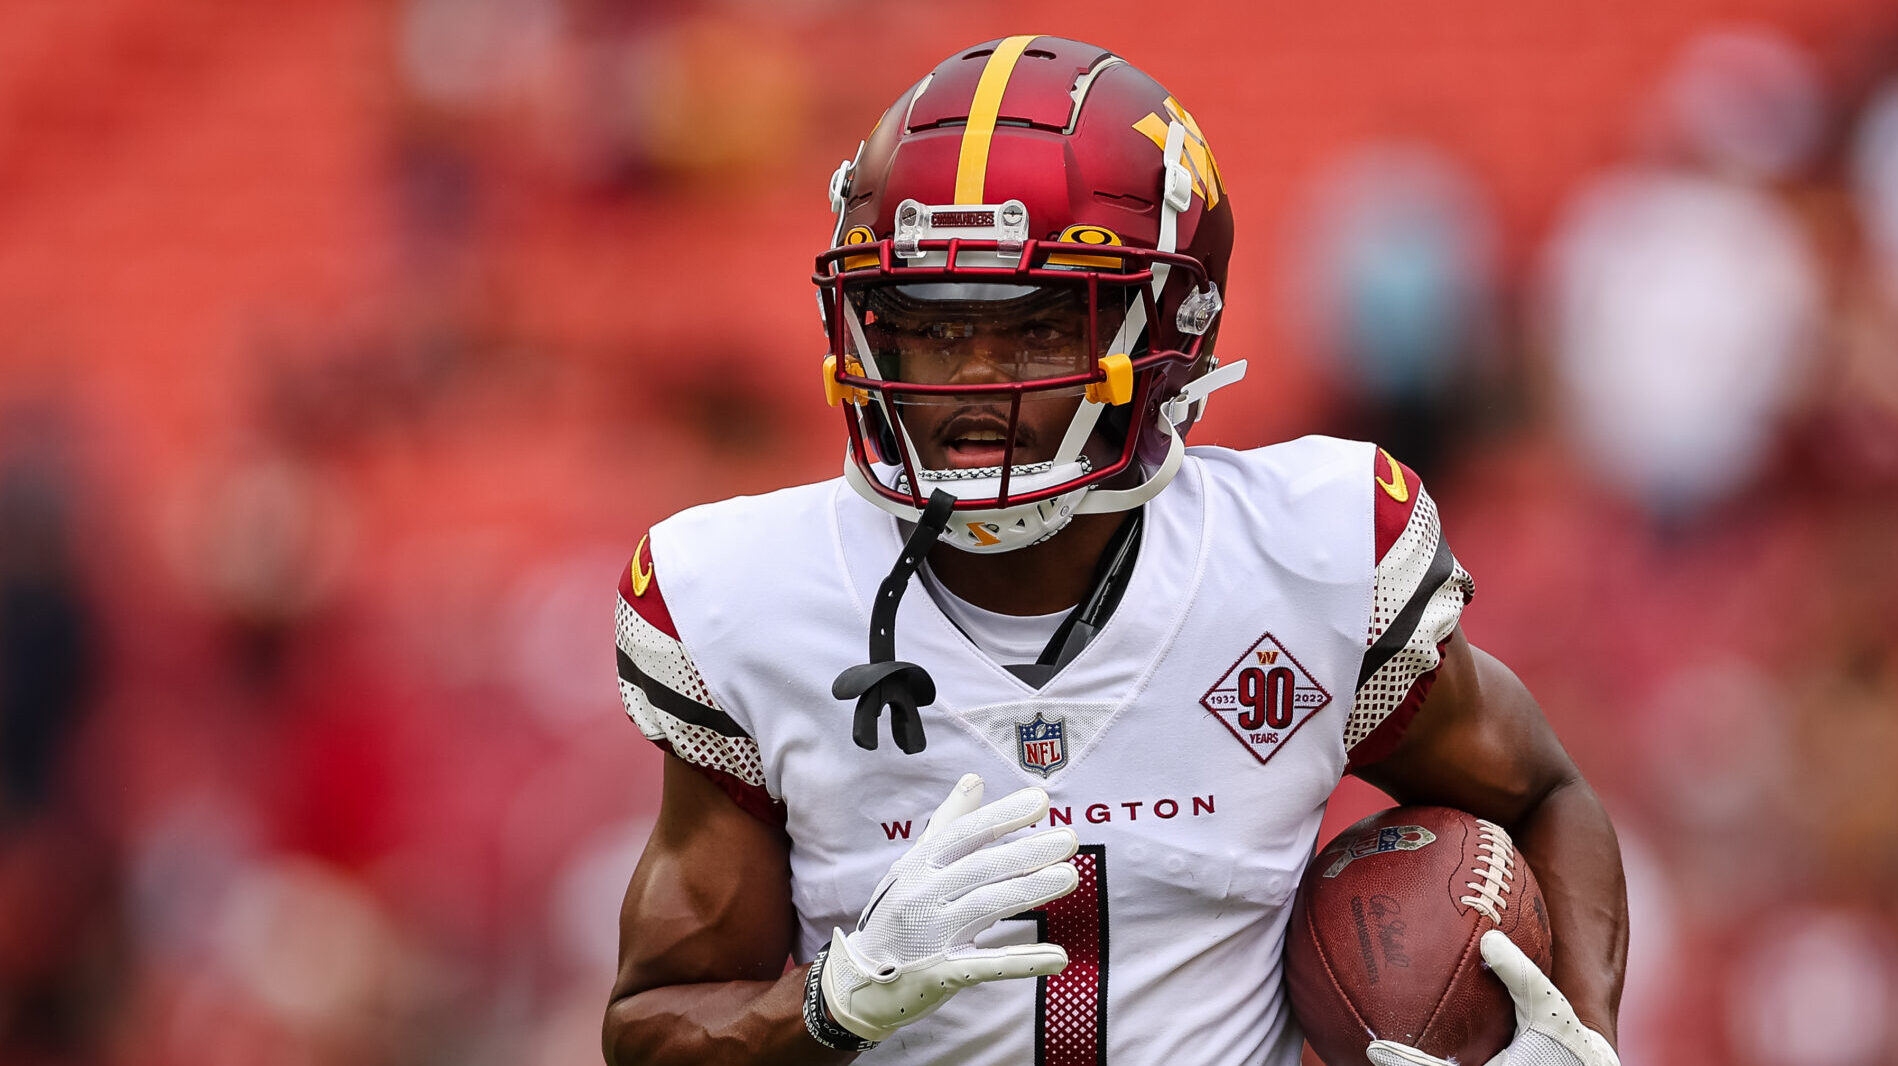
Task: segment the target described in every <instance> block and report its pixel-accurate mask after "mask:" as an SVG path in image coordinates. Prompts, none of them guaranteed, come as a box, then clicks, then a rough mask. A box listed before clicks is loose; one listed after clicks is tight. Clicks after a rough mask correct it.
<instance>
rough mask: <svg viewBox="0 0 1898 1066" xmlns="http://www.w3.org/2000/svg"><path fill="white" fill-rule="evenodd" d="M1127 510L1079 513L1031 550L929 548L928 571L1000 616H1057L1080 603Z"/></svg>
mask: <svg viewBox="0 0 1898 1066" xmlns="http://www.w3.org/2000/svg"><path fill="white" fill-rule="evenodd" d="M1126 518H1127V515H1125V514H1087V515H1076V516H1075V517H1074V518H1073V519H1072V520H1071V521H1069V522H1068V524H1067V526H1066V527H1065V528H1063V529H1062V530H1061V532H1059V533H1057V534H1055V535H1054V536H1052V537H1050V538H1048V539H1047V540H1044V541H1042V542H1041V543H1040V544H1036V545H1033V546H1031V547H1027V548H1017V549H1016V550H1014V551H1011V552H1002V553H1001V554H999V555H977V554H975V553H974V552H965V551H963V550H962V549H960V548H957V547H955V546H954V545H951V544H937V545H936V546H935V547H933V548H931V549H930V552H929V569H930V572H931V573H933V574H935V576H936V580H937V581H940V582H942V586H943V587H944V588H946V589H948V590H949V591H950V592H953V593H955V594H956V595H957V596H958V597H960V598H961V599H963V600H965V601H967V602H968V603H972V604H974V605H975V606H977V607H980V608H982V609H984V610H988V611H994V612H996V613H998V614H1019V615H1035V614H1054V613H1055V612H1057V611H1065V610H1067V609H1068V608H1070V607H1073V606H1074V605H1075V604H1077V603H1080V602H1081V597H1083V596H1085V595H1087V591H1088V588H1089V586H1090V585H1091V584H1092V583H1093V580H1094V573H1095V570H1096V569H1097V568H1098V566H1099V564H1100V559H1101V553H1102V552H1104V551H1106V550H1107V543H1108V541H1110V540H1112V539H1113V536H1114V530H1116V529H1119V528H1120V524H1121V522H1123V521H1125V520H1126Z"/></svg>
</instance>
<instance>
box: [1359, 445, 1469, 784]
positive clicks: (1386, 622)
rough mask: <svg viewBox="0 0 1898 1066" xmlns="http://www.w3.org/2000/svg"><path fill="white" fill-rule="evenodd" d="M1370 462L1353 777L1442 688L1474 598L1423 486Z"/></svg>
mask: <svg viewBox="0 0 1898 1066" xmlns="http://www.w3.org/2000/svg"><path fill="white" fill-rule="evenodd" d="M1372 460H1373V463H1374V465H1375V469H1374V470H1373V472H1372V475H1371V476H1372V477H1373V478H1374V479H1375V480H1376V485H1375V486H1373V487H1372V489H1371V495H1372V499H1373V501H1374V503H1373V511H1374V519H1375V524H1376V537H1375V540H1376V551H1375V558H1376V560H1377V563H1376V570H1375V573H1374V575H1373V578H1372V582H1373V592H1372V595H1371V617H1370V625H1369V628H1368V629H1367V631H1366V634H1365V651H1364V662H1363V665H1362V666H1361V667H1360V669H1359V671H1358V689H1357V695H1356V697H1355V699H1354V701H1353V703H1352V705H1351V714H1350V717H1349V718H1348V719H1346V722H1345V731H1344V744H1345V750H1346V751H1347V752H1348V753H1349V758H1350V763H1349V765H1350V768H1352V769H1356V768H1358V767H1361V766H1366V765H1369V764H1370V763H1374V762H1376V761H1377V760H1379V759H1381V758H1383V757H1384V756H1386V755H1388V754H1390V752H1391V750H1392V749H1393V748H1394V747H1396V745H1397V741H1398V740H1399V738H1401V737H1402V736H1403V734H1404V730H1405V728H1406V727H1408V726H1409V725H1410V720H1411V718H1412V717H1413V716H1414V715H1415V714H1416V713H1417V708H1418V707H1419V706H1420V705H1421V704H1422V703H1423V699H1424V696H1425V695H1427V694H1428V693H1429V691H1430V685H1431V682H1433V681H1434V680H1436V671H1437V666H1438V664H1439V663H1441V662H1442V661H1443V652H1442V645H1443V643H1444V642H1445V641H1448V640H1449V639H1450V635H1451V634H1452V633H1453V632H1455V630H1456V626H1457V621H1458V619H1460V618H1461V617H1462V614H1463V607H1464V605H1465V604H1467V603H1469V601H1470V598H1471V596H1473V595H1474V594H1475V583H1474V581H1472V580H1471V578H1470V575H1469V572H1468V571H1466V570H1464V569H1463V567H1462V565H1461V564H1459V563H1458V562H1457V561H1456V556H1454V555H1452V554H1451V553H1450V545H1449V543H1448V542H1447V541H1446V540H1445V539H1444V536H1443V525H1442V523H1441V522H1440V521H1439V519H1438V516H1437V504H1436V501H1434V500H1432V499H1431V498H1430V494H1429V493H1428V492H1426V491H1424V487H1423V482H1422V481H1421V480H1419V479H1418V477H1417V475H1416V474H1415V473H1412V472H1411V470H1410V468H1409V467H1406V466H1405V465H1404V464H1402V463H1400V462H1398V461H1397V460H1396V459H1394V458H1392V457H1391V454H1390V453H1389V452H1387V451H1385V450H1383V449H1382V448H1379V449H1376V450H1375V451H1373V452H1372Z"/></svg>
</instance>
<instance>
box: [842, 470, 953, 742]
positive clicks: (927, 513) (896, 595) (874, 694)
mask: <svg viewBox="0 0 1898 1066" xmlns="http://www.w3.org/2000/svg"><path fill="white" fill-rule="evenodd" d="M955 506H956V498H955V497H954V496H951V495H949V494H948V493H947V492H944V491H942V490H941V489H937V490H936V491H935V492H932V493H930V495H929V505H928V506H926V507H924V508H923V513H922V517H921V519H920V520H919V521H918V522H917V523H916V528H915V529H914V530H913V531H911V533H910V535H909V539H908V540H906V541H904V542H903V554H902V555H900V556H898V557H897V560H896V565H894V566H892V567H890V573H889V576H888V577H885V578H884V579H883V583H882V584H881V585H878V586H877V600H876V603H875V604H874V605H872V606H871V608H870V661H869V662H867V663H859V664H858V665H856V666H853V667H851V668H850V669H848V670H845V671H844V672H843V673H841V674H838V675H837V680H835V681H833V682H831V684H830V694H831V695H833V696H835V697H837V698H838V699H840V700H848V699H855V700H856V701H857V713H856V718H855V719H854V720H853V721H852V723H851V726H850V736H851V738H852V739H853V740H855V741H856V742H857V747H859V748H863V749H864V750H866V751H875V750H876V746H877V719H878V718H879V717H881V716H882V714H883V708H885V707H888V708H889V709H890V736H891V737H892V738H894V739H895V741H896V746H897V747H899V748H902V749H903V752H904V753H905V754H907V755H914V754H916V753H917V752H919V751H921V750H923V747H924V745H925V744H926V743H927V741H925V740H924V739H923V719H922V716H921V715H919V714H917V713H916V709H917V708H918V707H927V706H928V705H929V704H931V703H934V702H935V700H936V682H935V680H934V679H933V678H931V677H930V676H929V671H927V670H925V669H923V668H922V667H920V666H918V665H916V664H915V663H905V662H897V661H895V660H896V608H897V605H898V604H899V603H901V602H902V600H903V591H904V590H905V589H907V588H909V579H910V578H911V577H913V576H914V575H915V573H916V568H917V567H919V566H921V565H923V557H924V556H926V555H928V554H929V548H930V545H932V544H934V543H936V539H937V538H938V537H941V536H942V531H943V530H944V529H946V528H948V526H949V512H951V511H953V510H954V509H955Z"/></svg>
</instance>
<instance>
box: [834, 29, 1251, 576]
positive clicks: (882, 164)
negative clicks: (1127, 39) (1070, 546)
mask: <svg viewBox="0 0 1898 1066" xmlns="http://www.w3.org/2000/svg"><path fill="white" fill-rule="evenodd" d="M830 204H831V208H832V210H834V211H835V212H836V216H837V222H836V229H835V231H834V233H833V235H832V241H831V244H832V247H831V248H830V249H829V250H828V251H826V252H824V253H823V254H821V255H819V256H818V257H817V263H816V270H815V272H814V273H813V275H812V280H813V281H814V282H815V283H816V284H817V287H818V305H819V308H820V311H821V314H822V318H823V323H824V328H825V331H826V334H827V336H828V338H829V342H830V352H829V356H828V357H827V358H826V359H825V361H824V369H823V382H824V390H825V394H826V397H827V398H828V400H829V401H830V403H831V404H832V405H833V406H840V407H842V409H843V413H844V418H845V424H846V426H847V427H848V431H849V446H848V449H847V453H846V456H845V460H844V475H845V477H846V479H847V480H849V482H850V483H851V485H852V486H853V487H854V488H855V489H856V490H857V491H858V492H859V493H861V494H862V495H863V496H864V497H865V498H866V499H868V500H869V501H870V502H871V503H873V504H876V505H877V506H878V507H881V508H883V509H884V510H886V511H888V512H890V513H891V514H894V515H896V516H897V517H899V518H901V519H904V520H907V521H911V522H914V521H917V519H918V516H919V515H920V514H921V512H922V510H923V508H924V506H925V504H926V502H927V501H928V499H929V498H930V497H931V496H932V495H933V494H934V493H936V492H938V491H943V492H947V493H948V494H950V495H951V496H953V497H954V498H955V508H954V511H953V513H952V514H951V516H950V520H949V522H948V525H947V528H946V529H945V530H944V532H943V534H942V539H943V540H946V541H949V542H950V543H952V544H955V545H956V546H958V547H960V548H963V549H966V550H968V551H974V552H1003V551H1009V550H1012V549H1015V548H1020V547H1024V546H1027V545H1030V544H1034V543H1037V542H1039V541H1042V540H1045V539H1046V538H1048V537H1050V536H1052V535H1054V534H1055V533H1056V532H1058V531H1059V530H1060V529H1061V528H1062V527H1063V526H1064V525H1066V524H1067V522H1068V520H1069V519H1070V518H1072V517H1073V516H1074V515H1075V514H1082V513H1091V512H1107V511H1121V510H1127V509H1130V508H1133V507H1137V506H1139V505H1140V504H1141V503H1144V502H1145V501H1146V500H1148V499H1151V498H1152V497H1153V495H1154V494H1155V493H1157V492H1158V491H1160V489H1161V488H1163V487H1164V486H1165V485H1166V484H1167V482H1168V481H1169V480H1171V479H1172V477H1173V475H1174V473H1175V472H1176V471H1177V470H1178V468H1179V464H1180V460H1181V457H1182V455H1183V451H1184V444H1183V442H1182V437H1183V435H1184V433H1185V431H1186V429H1187V427H1188V426H1190V425H1191V424H1192V423H1193V422H1194V421H1196V420H1197V419H1198V418H1199V416H1200V413H1201V411H1202V409H1203V407H1204V400H1205V398H1206V396H1207V395H1208V394H1209V393H1210V392H1212V391H1213V390H1214V389H1216V388H1219V387H1221V386H1223V385H1226V384H1229V383H1231V382H1233V381H1236V380H1238V378H1239V377H1240V376H1241V375H1242V374H1243V373H1244V363H1233V364H1231V365H1229V366H1226V367H1224V368H1221V367H1220V366H1219V363H1218V360H1217V359H1216V358H1215V357H1214V355H1213V340H1214V337H1215V336H1216V335H1217V333H1218V328H1219V316H1220V311H1221V291H1222V289H1223V287H1224V285H1225V281H1226V261H1227V258H1228V256H1229V254H1230V252H1231V248H1232V208H1231V204H1230V202H1229V199H1228V197H1227V195H1226V190H1225V187H1224V184H1223V183H1222V181H1221V178H1220V173H1219V167H1218V164H1217V163H1215V162H1214V159H1213V153H1212V150H1211V149H1210V148H1209V147H1208V146H1207V143H1206V138H1205V136H1204V134H1203V133H1202V132H1201V131H1200V129H1199V126H1198V124H1197V123H1195V122H1194V120H1193V117H1192V115H1190V114H1188V113H1187V111H1186V110H1185V108H1183V107H1181V106H1180V104H1179V102H1178V101H1177V100H1175V99H1174V98H1173V97H1172V96H1171V95H1170V94H1168V92H1167V91H1166V89H1165V88H1163V87H1162V86H1161V85H1160V84H1159V83H1158V82H1156V81H1155V80H1154V79H1153V78H1151V77H1149V76H1147V75H1146V74H1145V73H1143V72H1141V71H1140V70H1139V69H1137V68H1135V67H1134V66H1133V65H1132V64H1130V63H1128V62H1127V61H1126V60H1124V59H1122V58H1120V57H1119V56H1117V55H1115V54H1113V53H1112V52H1109V51H1107V50H1105V49H1103V48H1099V47H1096V46H1094V45H1089V44H1083V43H1081V42H1079V41H1070V40H1064V39H1062V38H1058V37H1034V36H1027V37H1009V38H1005V39H1002V40H997V41H990V42H988V43H986V44H981V45H977V46H975V47H973V48H968V49H964V50H963V51H960V52H958V53H956V54H955V55H953V56H950V57H949V58H948V59H946V60H944V61H943V62H942V63H941V64H940V65H938V66H937V67H936V69H935V70H934V71H932V72H930V74H929V75H928V76H926V77H924V78H923V79H922V80H921V81H919V82H917V83H916V84H915V85H914V86H912V87H911V88H910V89H909V90H907V91H906V92H904V93H903V94H902V95H901V96H900V97H898V98H897V100H896V102H895V103H894V104H892V105H891V106H890V109H889V110H888V111H887V112H886V113H885V114H884V116H883V118H882V119H881V120H880V121H879V122H878V123H877V125H876V127H875V128H874V129H873V130H872V131H871V133H870V136H869V139H868V140H866V141H864V142H863V143H862V145H860V146H859V148H858V151H857V156H856V158H855V159H852V160H846V161H845V162H844V163H843V164H842V165H840V166H839V167H838V168H837V171H836V173H835V174H834V175H833V176H832V178H831V183H830ZM1069 409H1072V414H1071V416H1069V417H1067V418H1066V421H1065V428H1061V427H1062V425H1063V422H1062V417H1063V415H1064V414H1066V413H1067V411H1068V410H1069ZM1050 427H1052V428H1050Z"/></svg>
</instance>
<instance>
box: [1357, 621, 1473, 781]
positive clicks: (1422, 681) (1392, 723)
mask: <svg viewBox="0 0 1898 1066" xmlns="http://www.w3.org/2000/svg"><path fill="white" fill-rule="evenodd" d="M1449 643H1450V642H1449V641H1448V640H1444V641H1442V642H1440V643H1438V645H1437V657H1438V658H1437V661H1438V662H1439V663H1441V662H1442V661H1443V659H1442V656H1443V649H1444V646H1445V645H1447V644H1449ZM1439 668H1440V667H1432V668H1430V669H1429V670H1427V671H1425V672H1424V673H1421V674H1418V675H1417V680H1415V681H1413V682H1411V683H1410V691H1409V692H1406V693H1404V698H1403V701H1402V702H1400V703H1399V704H1398V705H1397V706H1396V707H1393V708H1391V713H1390V714H1388V715H1386V716H1385V717H1384V720H1383V721H1382V722H1379V723H1377V725H1375V726H1373V727H1371V731H1370V732H1369V733H1366V734H1365V735H1364V739H1363V740H1360V741H1358V742H1357V744H1355V745H1354V746H1353V747H1352V748H1351V750H1350V751H1349V752H1347V753H1346V758H1345V764H1344V772H1345V773H1352V772H1354V771H1357V770H1362V769H1364V768H1365V767H1366V766H1369V765H1371V764H1372V763H1375V762H1380V761H1382V760H1383V759H1384V758H1385V757H1386V756H1388V755H1390V753H1391V752H1393V751H1396V750H1397V742H1398V741H1400V740H1402V739H1404V734H1405V733H1406V732H1408V731H1409V729H1410V723H1411V720H1412V719H1414V718H1416V717H1417V712H1418V711H1420V710H1422V709H1423V704H1424V700H1425V699H1427V698H1429V696H1430V689H1431V687H1432V686H1434V685H1435V684H1436V683H1437V670H1438V669H1439Z"/></svg>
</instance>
